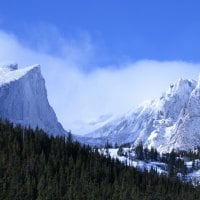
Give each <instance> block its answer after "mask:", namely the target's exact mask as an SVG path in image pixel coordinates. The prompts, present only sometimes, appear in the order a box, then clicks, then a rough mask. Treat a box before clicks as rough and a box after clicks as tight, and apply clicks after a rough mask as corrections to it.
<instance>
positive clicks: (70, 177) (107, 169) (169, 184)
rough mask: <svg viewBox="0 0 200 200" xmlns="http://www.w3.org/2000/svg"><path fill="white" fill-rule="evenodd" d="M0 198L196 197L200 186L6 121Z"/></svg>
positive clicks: (0, 140)
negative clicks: (128, 164)
mask: <svg viewBox="0 0 200 200" xmlns="http://www.w3.org/2000/svg"><path fill="white" fill-rule="evenodd" d="M0 199H3V200H10V199H15V200H18V199H19V200H20V199H29V200H31V199H37V200H44V199H47V200H48V199H49V200H62V199H63V200H64V199H66V200H79V199H80V200H94V199H95V200H129V199H130V200H137V199H140V200H141V199H143V200H147V199H148V200H151V199H152V200H170V199H172V200H174V199H176V200H179V199H182V200H183V199H186V200H195V199H200V188H199V187H196V188H194V187H193V186H192V185H191V184H189V183H181V182H179V181H178V180H177V179H176V178H174V177H173V178H167V177H166V176H164V175H160V176H159V175H158V174H156V172H155V171H153V170H152V171H150V172H147V171H144V172H140V171H137V170H136V169H135V168H133V167H128V166H126V165H123V164H121V163H120V162H119V161H118V160H114V159H111V158H110V157H107V158H106V157H105V156H102V155H100V154H99V153H98V150H95V149H93V148H90V147H89V146H81V145H80V144H79V143H78V142H73V141H72V138H71V136H69V137H68V138H64V137H61V136H59V137H52V136H48V135H47V134H45V133H44V132H43V131H42V130H39V129H36V130H35V131H33V130H32V129H30V128H26V129H22V128H21V127H20V126H16V127H14V126H13V125H12V124H9V123H8V122H4V121H0Z"/></svg>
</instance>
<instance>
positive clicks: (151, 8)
mask: <svg viewBox="0 0 200 200" xmlns="http://www.w3.org/2000/svg"><path fill="white" fill-rule="evenodd" d="M199 8H200V2H199V1H198V0H192V1H189V0H176V1H174V0H167V1H160V0H151V1H149V0H137V1H136V0H125V1H120V0H109V1H107V0H84V1H83V0H73V1H72V0H71V1H69V0H67V1H65V0H63V1H62V0H57V1H54V0H51V1H46V0H42V1H39V0H29V1H26V0H20V1H16V0H15V1H14V0H13V1H11V0H10V1H9V0H7V1H1V3H0V19H1V20H0V22H1V23H0V27H1V28H2V29H4V30H7V31H10V32H12V33H15V34H16V35H17V36H18V37H19V39H21V40H23V41H24V42H27V41H28V44H29V45H32V46H33V47H34V44H35V43H36V42H35V41H34V40H37V39H38V37H39V36H38V35H39V34H38V35H35V36H34V35H32V34H31V30H32V29H37V27H41V26H43V25H46V26H55V27H56V28H57V30H58V31H59V34H60V35H62V37H63V38H65V39H67V40H71V39H76V40H80V39H81V35H82V33H85V34H88V35H89V37H90V40H91V41H92V42H93V43H94V44H95V45H96V46H97V47H98V49H97V50H96V51H97V52H96V53H97V54H98V55H99V56H98V59H97V58H95V60H92V59H91V61H90V63H91V67H92V66H94V64H98V65H108V64H113V63H119V62H121V61H122V60H131V61H137V60H141V59H156V60H161V61H163V60H184V61H192V62H198V61H199V59H200V57H199V52H200V37H199V35H200V14H199ZM47 32H48V31H47ZM51 34H52V33H47V35H46V36H44V34H43V37H47V36H48V37H49V38H51ZM52 37H53V36H52Z"/></svg>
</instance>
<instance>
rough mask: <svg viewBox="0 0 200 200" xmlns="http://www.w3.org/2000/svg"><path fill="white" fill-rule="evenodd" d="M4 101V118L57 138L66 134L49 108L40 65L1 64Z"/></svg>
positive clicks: (0, 108)
mask: <svg viewBox="0 0 200 200" xmlns="http://www.w3.org/2000/svg"><path fill="white" fill-rule="evenodd" d="M0 102H1V103H0V117H1V118H2V119H7V120H9V121H11V122H13V123H14V124H17V123H20V124H21V125H23V126H31V127H32V128H36V127H37V126H38V127H39V128H42V129H43V130H44V131H46V132H47V133H49V134H53V135H58V134H65V133H66V132H65V130H64V129H63V127H62V125H61V124H60V123H59V122H58V120H57V117H56V114H55V112H54V111H53V109H52V107H51V106H50V105H49V102H48V99H47V91H46V88H45V80H44V78H43V77H42V74H41V71H40V65H32V66H29V67H26V68H20V69H18V65H17V64H0Z"/></svg>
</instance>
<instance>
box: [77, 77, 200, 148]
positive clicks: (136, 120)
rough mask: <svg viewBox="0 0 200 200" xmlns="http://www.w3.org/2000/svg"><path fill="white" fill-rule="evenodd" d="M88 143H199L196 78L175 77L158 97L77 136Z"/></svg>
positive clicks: (165, 145) (199, 97) (199, 85)
mask: <svg viewBox="0 0 200 200" xmlns="http://www.w3.org/2000/svg"><path fill="white" fill-rule="evenodd" d="M79 140H80V141H82V142H83V143H87V144H90V145H103V144H105V143H107V142H108V143H111V144H113V145H114V144H118V145H121V144H125V143H130V144H132V145H137V144H138V143H140V142H142V143H143V145H144V146H146V147H148V148H151V147H155V148H157V149H158V150H159V151H161V152H162V151H171V150H172V149H177V150H178V149H179V150H181V149H184V150H189V149H192V148H194V147H196V146H199V145H200V79H199V80H198V81H194V80H187V79H179V80H178V81H177V82H176V83H175V84H171V85H170V86H169V89H168V90H167V91H166V92H165V93H164V94H163V95H162V96H161V97H160V98H158V99H155V100H153V101H150V102H146V103H144V104H143V105H141V106H139V107H138V108H137V109H134V110H133V111H130V112H128V113H126V114H125V115H122V116H120V117H118V118H116V119H114V120H111V121H109V122H108V123H106V124H104V125H103V126H102V127H100V128H98V129H96V130H95V131H92V132H90V133H88V134H86V135H85V136H84V137H82V138H81V139H79Z"/></svg>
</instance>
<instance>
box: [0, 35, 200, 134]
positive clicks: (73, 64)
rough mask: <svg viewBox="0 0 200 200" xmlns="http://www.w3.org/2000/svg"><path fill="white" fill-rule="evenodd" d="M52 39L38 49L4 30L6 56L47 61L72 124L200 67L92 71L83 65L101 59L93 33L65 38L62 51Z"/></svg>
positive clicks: (50, 86) (149, 95)
mask: <svg viewBox="0 0 200 200" xmlns="http://www.w3.org/2000/svg"><path fill="white" fill-rule="evenodd" d="M57 37H58V36H57ZM59 37H60V36H59ZM60 41H62V42H60ZM47 45H48V44H47V43H45V45H44V46H45V47H44V49H43V48H42V45H40V46H39V50H38V49H32V48H30V47H27V46H26V45H24V43H21V42H20V41H19V40H18V39H17V37H16V36H15V35H12V34H8V33H6V32H4V31H0V61H5V60H13V61H16V62H18V63H19V65H20V66H26V65H30V64H34V63H39V64H41V66H42V72H43V75H44V77H45V80H46V86H47V90H48V97H49V101H50V104H51V105H52V106H53V108H54V109H55V111H56V113H57V116H58V119H59V120H60V121H61V123H62V124H63V126H64V127H65V128H66V129H69V128H71V129H72V130H74V129H76V127H75V124H76V123H75V122H77V121H90V120H93V119H95V118H98V116H100V115H104V114H110V113H113V114H120V113H123V112H126V111H128V110H130V109H131V108H133V107H135V106H137V105H138V104H140V103H141V102H142V101H145V100H149V99H153V98H155V97H158V96H160V95H161V94H162V92H164V91H165V90H166V89H167V88H168V85H169V84H170V83H172V82H174V81H176V79H178V78H180V77H182V78H191V79H197V76H198V73H199V71H200V64H194V63H187V62H183V61H173V62H171V61H166V62H158V61H150V60H144V61H139V62H136V63H129V64H123V63H121V65H120V66H117V67H115V66H107V67H104V68H97V67H95V68H93V69H92V70H90V71H89V72H86V71H84V69H83V68H82V66H83V65H87V63H89V60H90V59H91V57H93V58H94V59H95V53H94V51H95V48H94V46H93V45H92V43H91V41H90V40H89V37H88V36H86V37H83V41H82V42H80V41H79V42H78V43H76V42H70V41H66V40H64V39H63V38H61V39H60V40H59V46H60V48H61V49H62V51H61V52H62V54H61V55H60V56H58V55H56V56H55V55H52V54H50V53H47V52H46V49H48V48H47Z"/></svg>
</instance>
